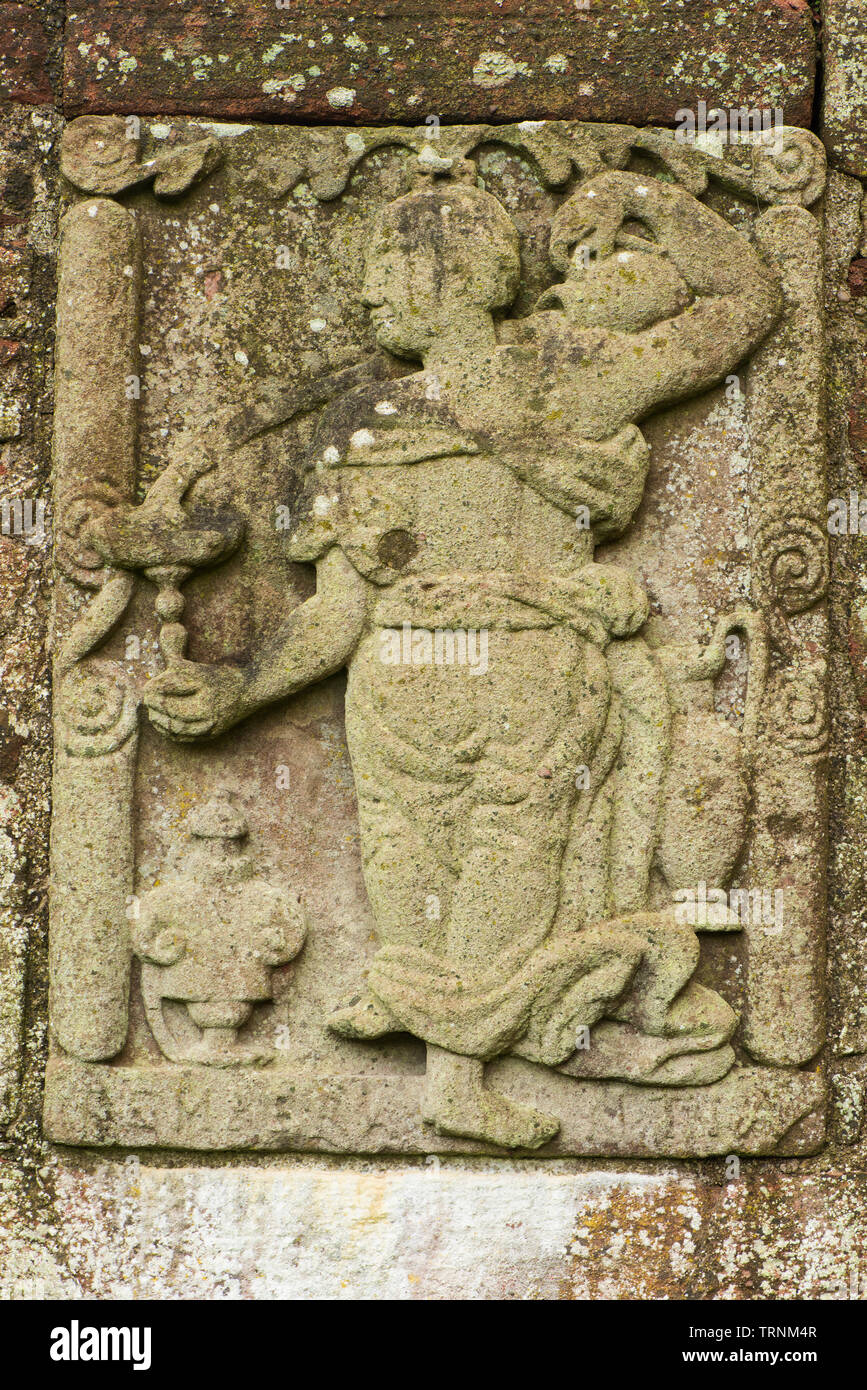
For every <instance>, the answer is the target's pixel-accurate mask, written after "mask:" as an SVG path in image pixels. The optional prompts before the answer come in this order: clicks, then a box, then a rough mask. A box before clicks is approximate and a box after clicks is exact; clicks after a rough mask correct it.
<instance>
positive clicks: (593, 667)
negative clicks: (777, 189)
mask: <svg viewBox="0 0 867 1390" xmlns="http://www.w3.org/2000/svg"><path fill="white" fill-rule="evenodd" d="M639 225H640V227H641V229H643V235H642V236H639V235H637V234H636V232H635V230H634V229H635V228H636V227H637V226H639ZM645 238H647V239H645ZM577 247H587V248H588V252H587V254H585V253H584V252H583V251H582V252H581V253H580V254H577V252H576V248H577ZM552 256H553V259H554V261H555V264H557V265H558V266H559V267H560V268H561V269H563V270H564V271H565V272H566V274H567V279H566V281H564V283H563V285H561V286H555V287H554V288H553V290H552V291H550V292H549V293H548V295H547V296H545V297H543V301H542V302H541V303H540V305H539V306H538V309H537V312H535V313H534V314H532V315H531V316H529V318H527V319H524V320H506V321H504V322H503V323H501V324H500V325H499V335H498V325H497V322H496V318H495V315H498V314H500V313H501V311H503V310H504V309H506V308H507V307H508V305H509V304H511V302H512V300H513V298H514V296H515V293H516V290H517V286H518V279H519V270H520V261H519V248H518V236H517V232H516V230H515V227H514V225H513V224H512V222H511V220H510V218H509V217H508V216H507V214H506V212H505V211H504V209H503V208H502V206H501V205H500V204H499V203H498V202H497V201H496V199H494V198H493V197H492V196H490V195H489V194H487V193H485V192H483V191H482V190H480V189H478V188H476V187H474V186H471V185H468V184H461V183H453V182H452V183H440V184H429V185H428V186H427V187H426V188H424V189H421V190H418V191H415V192H413V193H411V194H409V195H407V196H405V197H403V198H399V199H397V200H396V201H395V202H394V203H392V204H390V205H389V206H388V207H387V208H386V209H385V210H384V212H383V213H382V215H381V217H380V219H379V223H378V225H377V228H376V230H375V233H374V236H373V238H372V241H371V245H370V248H369V252H368V256H367V262H366V276H365V283H364V297H365V299H366V301H367V303H368V304H369V305H370V308H371V318H372V321H373V323H374V327H375V330H376V334H377V338H378V341H379V343H380V344H381V346H382V347H384V348H386V349H387V350H388V351H390V352H392V353H395V354H398V355H399V356H402V357H405V358H408V359H411V360H416V361H419V360H420V361H421V363H422V369H421V370H418V371H415V372H413V373H411V374H410V375H408V376H405V377H402V378H400V379H399V380H393V381H390V382H388V384H387V385H386V386H383V385H382V384H378V385H374V386H363V387H360V388H358V389H356V390H353V391H351V392H350V393H348V395H346V396H345V397H344V398H343V399H341V400H339V401H337V402H335V403H334V404H332V405H331V406H330V407H328V408H327V409H326V410H325V411H324V412H323V415H322V418H321V420H320V423H319V427H318V430H317V433H316V437H315V440H314V444H313V447H312V451H311V455H310V458H309V460H308V488H307V493H306V502H305V506H304V508H303V511H302V514H301V515H300V516H299V519H298V523H297V525H296V528H295V531H294V532H293V535H292V538H291V554H292V556H293V558H294V559H297V560H306V561H312V562H315V564H316V568H317V590H316V593H315V595H314V596H313V597H312V598H311V599H309V600H308V601H307V602H306V603H304V604H302V605H301V606H300V607H298V608H296V609H295V610H294V611H293V612H292V613H291V614H290V615H289V617H288V618H287V620H286V622H285V624H284V625H283V627H282V629H281V630H280V632H279V633H278V635H277V636H276V638H275V639H274V640H273V641H272V642H271V643H270V644H269V645H268V646H267V648H266V649H264V650H263V651H261V652H260V653H259V655H258V656H257V657H256V658H255V659H254V660H253V662H252V663H251V664H250V666H249V667H246V668H242V669H238V668H236V667H230V666H218V665H217V666H201V665H197V664H195V663H193V662H187V661H181V662H179V663H177V664H176V665H175V666H174V667H173V668H172V669H171V670H169V671H167V672H165V673H164V674H163V675H161V676H159V677H157V678H156V679H155V680H154V681H152V682H151V683H150V685H149V687H148V689H147V692H146V701H147V704H148V706H149V710H150V716H151V719H152V720H153V722H154V724H155V725H156V727H157V728H159V729H160V730H161V731H163V732H164V733H165V734H167V735H169V736H171V737H174V738H177V739H182V740H186V739H196V738H204V737H210V736H212V735H214V734H218V733H221V732H222V731H224V730H225V729H228V728H229V727H231V726H232V725H233V724H235V723H236V722H237V721H238V720H240V719H242V718H244V717H245V716H246V715H248V714H250V713H251V712H252V711H254V710H256V709H259V708H261V707H262V706H263V705H266V704H269V703H271V702H273V701H275V700H280V699H284V698H286V697H287V696H290V695H292V694H293V693H295V692H296V691H299V690H301V689H303V688H304V687H305V686H307V685H309V684H310V683H311V682H313V681H316V680H319V679H321V678H322V677H324V676H326V675H329V674H330V673H332V672H334V671H336V670H338V669H339V668H340V667H341V666H343V665H348V668H349V682H348V689H347V703H346V719H347V737H348V740H349V749H350V755H351V758H352V764H353V769H354V775H355V782H356V789H357V794H358V804H359V817H360V824H361V835H362V848H363V855H364V872H365V882H366V885H367V890H368V894H369V897H370V901H371V904H372V907H373V910H374V913H375V916H376V922H377V928H378V933H379V939H380V949H379V951H378V952H377V955H376V957H375V959H374V961H373V963H372V966H371V969H370V972H369V977H368V981H367V986H368V987H367V989H366V991H365V992H364V994H363V995H360V996H358V997H357V998H356V999H355V1000H353V1001H351V1002H350V1003H349V1004H348V1005H347V1006H346V1007H345V1008H343V1009H341V1010H340V1011H339V1012H338V1013H336V1014H335V1015H333V1017H332V1019H331V1020H330V1026H331V1027H332V1028H334V1029H335V1031H338V1032H340V1033H342V1034H343V1035H344V1036H349V1037H357V1038H370V1037H376V1036H378V1035H381V1034H384V1033H387V1032H389V1031H400V1030H404V1031H409V1032H411V1033H414V1034H415V1035H416V1036H418V1037H420V1038H422V1039H423V1040H424V1041H425V1043H426V1044H427V1052H428V1080H427V1091H426V1097H425V1102H424V1109H423V1115H424V1118H425V1120H427V1121H428V1122H429V1123H431V1124H432V1125H434V1126H435V1127H436V1129H437V1130H438V1131H440V1132H443V1133H450V1134H458V1135H466V1136H470V1137H474V1138H479V1139H484V1140H487V1141H489V1142H493V1143H497V1144H503V1145H508V1146H512V1147H519V1146H528V1147H529V1146H537V1145H539V1144H541V1143H543V1142H545V1141H546V1140H547V1139H548V1138H550V1137H551V1136H552V1135H553V1134H554V1133H556V1130H557V1128H558V1121H557V1119H556V1117H553V1116H549V1115H544V1114H542V1113H540V1112H537V1111H535V1110H532V1109H530V1108H528V1107H526V1106H522V1105H518V1104H516V1103H515V1102H513V1101H511V1100H510V1099H508V1098H507V1097H505V1096H503V1095H500V1094H498V1093H497V1092H494V1091H492V1090H489V1089H488V1088H486V1087H485V1085H484V1066H485V1062H486V1060H488V1059H490V1058H492V1057H494V1056H497V1055H498V1054H502V1053H504V1052H512V1053H516V1054H518V1055H520V1056H522V1057H525V1058H529V1059H531V1060H533V1061H535V1062H539V1063H543V1064H546V1065H563V1064H564V1063H567V1062H568V1059H569V1058H570V1057H571V1056H572V1055H573V1054H574V1053H575V1047H576V1034H577V1033H578V1030H579V1029H580V1028H584V1027H593V1026H594V1025H595V1024H597V1022H599V1021H600V1020H603V1019H607V1020H608V1022H607V1023H606V1024H605V1025H604V1026H605V1028H606V1029H607V1030H608V1033H607V1035H606V1036H607V1037H608V1038H609V1040H610V1036H611V1029H612V1028H614V1030H615V1032H617V1030H620V1032H619V1033H617V1039H616V1043H615V1045H614V1046H613V1049H612V1051H611V1060H610V1062H609V1069H608V1070H607V1071H604V1072H603V1073H600V1072H599V1071H596V1072H594V1073H593V1074H594V1075H599V1074H607V1075H616V1076H629V1077H630V1079H638V1080H645V1081H646V1080H648V1079H651V1078H652V1079H654V1080H658V1081H665V1080H669V1081H671V1082H673V1083H674V1084H689V1083H703V1082H708V1081H712V1080H715V1079H717V1078H718V1077H719V1076H721V1075H723V1074H724V1073H725V1072H726V1071H727V1070H728V1069H729V1067H730V1066H731V1065H732V1062H733V1060H734V1054H733V1052H732V1050H731V1048H730V1047H729V1046H728V1039H729V1037H730V1036H731V1033H732V1031H733V1029H734V1026H735V1022H736V1019H735V1015H734V1014H733V1012H732V1010H731V1009H730V1008H729V1006H728V1005H727V1004H726V1003H725V1001H724V1000H723V999H722V998H721V997H720V996H719V995H718V994H716V993H714V992H713V991H711V990H708V989H705V988H703V987H702V986H700V985H698V984H697V983H696V982H695V981H694V980H693V979H692V976H693V974H694V971H695V968H696V964H697V960H698V939H697V937H696V935H695V933H694V932H693V931H692V930H691V928H689V927H684V926H681V925H679V924H678V923H677V922H676V921H675V918H674V912H673V909H670V910H666V911H650V910H648V882H649V876H650V872H651V865H652V862H653V857H654V852H655V849H656V844H657V838H658V823H659V818H660V805H661V798H662V795H663V788H664V784H665V774H666V766H667V762H668V759H669V749H670V718H671V711H670V705H669V701H668V696H667V691H666V684H665V678H664V675H663V673H662V672H661V670H660V669H659V666H658V665H657V663H655V662H654V661H653V660H652V657H651V653H650V652H649V649H648V648H647V646H646V644H645V643H644V642H643V640H642V639H641V638H640V637H639V636H638V635H637V634H638V633H639V630H640V628H641V626H642V624H643V623H644V621H645V618H646V615H647V600H646V597H645V595H644V593H643V591H642V590H641V588H640V586H639V585H638V584H637V583H636V581H635V580H634V579H633V578H632V577H631V575H630V574H629V573H628V572H627V571H625V570H624V569H621V568H620V567H618V566H614V565H602V564H598V563H596V562H595V561H594V559H593V551H594V547H595V545H596V543H597V542H599V541H600V540H602V539H605V538H608V537H612V536H616V535H619V534H621V533H622V532H623V531H624V530H625V529H626V528H627V527H628V525H629V523H630V521H631V519H632V517H633V515H634V513H635V510H636V508H637V506H638V504H639V502H640V500H641V496H642V491H643V487H644V480H645V475H646V470H647V463H648V452H649V451H648V448H647V445H646V443H645V441H644V439H643V437H642V435H641V432H640V430H639V429H638V426H637V423H636V422H637V421H639V420H641V419H642V418H643V417H644V416H646V415H647V414H649V413H650V412H651V411H652V410H654V409H657V408H659V407H660V406H662V405H664V404H666V403H668V402H672V401H675V400H677V399H679V398H682V397H684V396H688V395H692V394H693V393H696V392H699V391H702V390H705V389H707V388H708V387H710V386H711V385H713V384H714V383H715V382H717V381H719V380H720V379H721V378H722V377H723V376H724V375H725V374H726V372H728V371H730V370H731V369H732V367H734V366H735V365H736V364H737V363H738V362H739V361H740V360H741V359H742V358H743V357H744V356H746V355H747V354H748V353H749V352H751V351H752V350H753V349H754V347H755V346H756V345H757V344H758V343H759V342H760V341H761V339H762V338H763V337H764V336H765V334H766V333H767V332H768V331H769V329H770V328H771V326H772V325H773V323H774V322H775V319H776V317H777V315H778V312H779V296H778V290H777V287H776V285H775V283H774V281H773V279H772V277H771V275H770V273H769V272H768V270H767V269H766V268H765V267H764V265H763V263H762V262H761V261H760V259H759V257H758V255H757V254H756V253H755V251H754V250H753V249H752V247H751V246H750V244H749V243H748V242H747V241H746V240H745V239H744V237H742V236H741V235H739V234H738V233H737V232H735V231H734V230H733V229H732V228H731V227H730V226H729V225H728V224H727V223H726V222H724V221H723V220H722V219H721V218H720V217H718V216H717V215H716V214H715V213H713V212H712V211H710V210H709V209H708V208H706V207H704V206H703V205H702V204H701V203H699V202H698V201H697V200H696V199H695V198H693V197H692V196H691V195H690V194H688V193H686V192H684V191H683V190H682V189H680V188H678V187H672V186H667V185H665V184H662V183H660V182H658V181H656V180H653V179H650V178H641V177H638V176H636V175H634V174H630V173H622V172H609V173H604V174H601V175H599V176H596V177H594V178H592V179H590V180H589V181H588V182H586V183H585V184H584V185H583V186H582V187H581V188H579V190H578V191H577V192H576V193H575V194H574V195H573V197H572V198H570V199H569V200H568V202H566V203H565V204H564V206H563V207H562V208H561V210H560V212H559V213H558V215H557V217H556V218H555V221H554V226H553V229H552ZM585 512H586V514H587V515H588V516H589V526H588V527H584V528H582V527H581V526H576V517H578V516H579V515H581V514H584V513H585ZM404 623H409V624H410V625H411V628H412V629H414V630H416V629H421V630H424V631H430V630H431V629H448V630H454V629H467V628H475V629H484V630H486V631H487V633H488V644H489V645H488V662H487V670H486V671H485V672H484V673H478V672H477V673H475V674H474V675H473V676H472V678H471V677H470V676H469V675H468V673H467V670H466V668H465V667H461V666H457V665H448V664H445V663H443V664H436V663H428V662H420V663H419V664H405V665H395V664H392V663H386V662H384V661H383V660H382V659H381V655H382V634H383V632H384V631H387V630H390V629H393V628H395V627H401V625H402V624H404ZM581 767H586V768H587V769H589V786H588V787H586V788H584V787H582V786H581V785H579V782H578V779H577V778H576V772H577V770H578V769H579V768H581ZM431 895H435V897H436V899H437V900H438V902H439V904H440V913H439V915H438V916H437V917H436V919H435V920H431V919H430V914H429V913H428V912H427V911H426V905H427V903H428V902H429V900H430V897H431ZM624 1038H625V1039H626V1040H627V1043H628V1041H629V1039H632V1040H633V1042H634V1043H635V1046H636V1047H637V1046H638V1045H639V1043H641V1044H642V1046H643V1045H644V1043H645V1042H646V1040H647V1039H651V1040H657V1041H658V1043H659V1047H656V1050H654V1046H655V1045H651V1048H650V1051H651V1053H652V1057H651V1060H650V1062H649V1063H648V1064H647V1067H646V1068H645V1069H644V1071H643V1072H642V1070H641V1068H640V1067H639V1068H637V1074H636V1069H635V1068H633V1070H632V1071H630V1070H629V1068H628V1067H627V1066H626V1065H625V1064H624V1061H623V1039H624ZM642 1040H643V1041H642ZM672 1057H676V1058H677V1059H678V1060H677V1065H676V1066H675V1068H674V1070H673V1071H671V1072H669V1073H666V1070H665V1068H666V1066H668V1064H669V1059H670V1058H672ZM567 1069H568V1070H570V1071H576V1072H580V1065H578V1064H576V1063H575V1062H574V1060H573V1062H571V1063H568V1067H567Z"/></svg>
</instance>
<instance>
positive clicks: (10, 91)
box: [0, 4, 51, 106]
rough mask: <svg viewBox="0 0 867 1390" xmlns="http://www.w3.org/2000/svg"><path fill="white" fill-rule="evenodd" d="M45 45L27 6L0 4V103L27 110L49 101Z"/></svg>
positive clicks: (43, 38) (33, 15) (39, 26)
mask: <svg viewBox="0 0 867 1390" xmlns="http://www.w3.org/2000/svg"><path fill="white" fill-rule="evenodd" d="M47 58H48V44H47V42H46V38H45V31H44V29H43V28H42V25H41V24H40V22H39V16H38V14H37V13H36V11H35V10H33V9H31V7H30V6H29V5H4V4H0V99H5V100H7V101H20V102H22V103H24V104H25V105H27V106H35V105H38V104H40V103H41V102H46V101H51V84H50V83H49V81H48V71H47V68H46V61H47Z"/></svg>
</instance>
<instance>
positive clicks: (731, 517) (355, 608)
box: [46, 117, 828, 1157]
mask: <svg viewBox="0 0 867 1390" xmlns="http://www.w3.org/2000/svg"><path fill="white" fill-rule="evenodd" d="M774 137H775V138H774V141H773V142H769V143H766V144H762V143H750V142H747V141H745V142H744V143H743V144H742V145H737V144H735V145H734V146H733V147H730V148H728V149H727V150H726V153H725V155H724V156H722V155H720V153H719V152H718V151H713V150H711V149H700V148H698V147H695V146H690V145H684V144H681V143H678V142H677V140H676V139H675V138H674V136H673V134H672V133H671V132H668V131H661V130H659V131H657V130H652V129H643V130H638V129H635V128H632V127H628V126H610V125H586V124H581V123H577V122H558V121H552V122H538V121H533V122H523V123H521V124H517V125H513V126H503V127H496V128H495V127H483V126H476V127H458V126H455V127H443V128H442V129H439V130H431V129H429V128H426V127H421V128H420V129H411V128H408V127H400V128H397V127H395V128H371V129H359V128H354V129H347V130H343V129H339V128H328V129H305V128H303V127H267V126H257V127H246V126H240V125H238V126H219V127H218V126H209V125H206V124H204V123H196V122H192V121H187V120H171V119H168V118H166V119H165V120H160V121H154V122H153V123H151V124H150V125H147V124H146V123H141V126H140V125H139V122H138V121H137V120H136V119H135V118H129V119H128V120H125V119H124V118H123V117H82V118H81V119H80V120H77V121H73V122H72V123H71V125H70V126H69V127H68V129H67V132H66V135H65V144H64V153H63V171H64V174H65V176H66V178H67V180H68V184H69V210H68V211H67V213H66V215H65V220H64V225H63V241H62V251H61V273H60V288H59V313H58V349H57V351H58V360H57V418H56V429H55V465H56V512H55V514H56V517H57V525H56V566H57V575H58V583H57V607H56V620H55V635H54V663H55V700H56V762H55V787H54V808H55V809H54V827H53V844H52V852H53V887H52V926H51V932H52V999H51V1020H52V1035H53V1052H52V1059H51V1061H50V1064H49V1071H48V1078H47V1092H46V1125H47V1128H48V1132H49V1134H50V1136H51V1137H52V1138H53V1139H55V1140H57V1141H60V1142H64V1143H70V1144H88V1145H93V1144H106V1145H136V1146H138V1145H155V1146H170V1147H181V1148H193V1149H196V1148H198V1149H219V1148H226V1149H243V1148H256V1149H299V1150H325V1151H331V1152H336V1153H340V1152H348V1153H360V1154H371V1153H388V1152H394V1153H404V1154H423V1153H429V1152H430V1153H434V1152H444V1153H446V1152H466V1153H485V1152H490V1153H506V1152H519V1153H527V1154H529V1153H533V1154H537V1155H540V1156H550V1155H570V1154H571V1155H612V1156H648V1157H653V1156H666V1155H671V1156H676V1155H683V1156H693V1155H694V1156H704V1155H710V1154H726V1153H743V1154H770V1153H778V1154H789V1155H797V1154H804V1153H810V1152H813V1151H815V1150H816V1149H817V1148H819V1147H820V1146H821V1144H822V1142H823V1123H824V1121H823V1114H824V1095H825V1084H824V1080H823V1076H822V1072H821V1068H820V1067H819V1066H818V1064H817V1060H816V1059H817V1057H818V1056H819V1054H820V1053H821V1049H822V1045H823V1036H824V1034H823V1028H824V1022H823V969H824V957H823V940H822V921H823V912H824V898H823V894H824V867H825V742H826V733H827V729H826V709H825V670H826V645H827V631H826V613H825V607H824V593H825V588H826V585H827V574H828V567H827V555H826V531H825V523H824V517H825V497H826V486H825V478H824V449H823V388H822V369H821V362H822V356H821V353H822V321H821V312H820V306H821V302H822V300H821V294H822V285H821V255H820V253H821V223H820V220H819V219H820V214H821V196H822V192H823V187H824V155H823V151H822V147H821V145H820V144H819V142H818V141H817V140H816V139H815V137H813V136H812V135H811V134H810V133H809V132H808V131H804V130H799V129H798V130H795V129H791V130H784V131H782V132H778V131H777V132H774Z"/></svg>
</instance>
